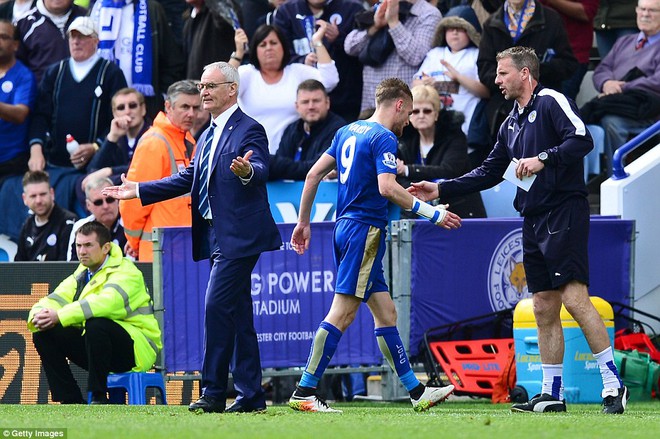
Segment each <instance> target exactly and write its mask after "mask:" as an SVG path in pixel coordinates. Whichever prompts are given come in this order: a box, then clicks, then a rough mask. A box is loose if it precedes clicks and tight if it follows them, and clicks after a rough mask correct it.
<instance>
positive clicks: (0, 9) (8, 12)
mask: <svg viewBox="0 0 660 439" xmlns="http://www.w3.org/2000/svg"><path fill="white" fill-rule="evenodd" d="M14 3H16V2H15V1H14V0H9V1H8V2H5V3H3V4H1V5H0V19H4V20H9V21H13V19H14ZM36 5H37V0H32V4H31V5H30V9H32V8H34V7H35V6H36Z"/></svg>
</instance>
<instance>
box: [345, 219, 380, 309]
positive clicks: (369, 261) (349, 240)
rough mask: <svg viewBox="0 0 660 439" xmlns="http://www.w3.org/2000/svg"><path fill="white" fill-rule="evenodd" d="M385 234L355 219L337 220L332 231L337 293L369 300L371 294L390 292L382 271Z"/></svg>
mask: <svg viewBox="0 0 660 439" xmlns="http://www.w3.org/2000/svg"><path fill="white" fill-rule="evenodd" d="M385 233H386V232H385V230H384V229H380V228H378V227H374V226H371V225H369V224H365V223H361V222H359V221H355V220H352V219H345V218H344V219H341V220H339V221H337V223H336V224H335V229H334V234H333V243H334V250H335V265H336V266H337V285H336V287H335V291H336V292H337V293H339V294H348V295H353V296H355V297H358V298H360V299H361V300H362V301H363V302H366V301H368V300H369V297H370V295H371V294H372V293H378V292H381V291H383V292H387V291H389V290H388V288H387V283H386V282H385V275H384V273H383V256H384V255H385Z"/></svg>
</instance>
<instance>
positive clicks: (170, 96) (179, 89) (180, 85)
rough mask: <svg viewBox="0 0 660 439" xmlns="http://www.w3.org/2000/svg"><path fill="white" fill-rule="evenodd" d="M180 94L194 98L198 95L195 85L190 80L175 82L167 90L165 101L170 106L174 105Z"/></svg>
mask: <svg viewBox="0 0 660 439" xmlns="http://www.w3.org/2000/svg"><path fill="white" fill-rule="evenodd" d="M180 94H185V95H195V96H197V95H199V90H197V83H196V82H195V81H193V80H192V79H184V80H183V81H177V82H175V83H174V84H172V85H170V86H169V87H168V89H167V101H168V102H169V103H170V104H172V103H174V101H176V99H177V97H178V96H179V95H180Z"/></svg>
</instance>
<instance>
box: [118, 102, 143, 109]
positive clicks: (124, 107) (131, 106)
mask: <svg viewBox="0 0 660 439" xmlns="http://www.w3.org/2000/svg"><path fill="white" fill-rule="evenodd" d="M139 106H140V104H139V103H138V102H129V103H128V108H130V109H131V110H135V109H136V108H137V107H139ZM115 109H116V110H117V111H124V110H125V109H126V105H125V104H119V105H117V106H116V107H115Z"/></svg>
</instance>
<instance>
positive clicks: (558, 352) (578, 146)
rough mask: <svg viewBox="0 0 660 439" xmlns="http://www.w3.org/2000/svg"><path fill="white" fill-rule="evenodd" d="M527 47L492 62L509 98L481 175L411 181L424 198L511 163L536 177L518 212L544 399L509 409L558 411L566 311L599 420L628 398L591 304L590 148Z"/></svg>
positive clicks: (454, 190)
mask: <svg viewBox="0 0 660 439" xmlns="http://www.w3.org/2000/svg"><path fill="white" fill-rule="evenodd" d="M538 77H539V60H538V58H537V57H536V54H535V53H534V50H533V49H530V48H526V47H512V48H510V49H507V50H504V51H503V52H500V53H498V54H497V76H496V79H495V83H496V84H497V85H498V86H499V88H500V90H501V91H502V93H503V94H504V97H505V99H508V100H515V103H514V106H513V110H512V111H511V113H510V114H509V116H508V117H507V119H506V120H505V121H504V123H503V124H502V126H501V127H500V131H499V133H498V137H497V143H496V144H495V146H494V147H493V151H492V152H491V153H490V155H489V156H488V158H487V159H486V160H485V161H484V162H483V163H482V164H481V166H480V167H478V168H476V169H474V170H473V171H471V172H469V173H468V174H465V175H463V176H462V177H458V178H456V179H453V180H446V181H444V182H442V183H440V184H435V183H429V182H422V183H413V186H411V188H410V189H409V191H410V192H411V193H412V194H413V195H416V196H417V197H419V198H421V199H423V200H429V199H433V198H437V197H438V196H440V197H441V199H442V198H443V197H449V196H454V195H465V194H468V193H471V192H476V191H480V190H483V189H487V188H489V187H492V186H495V185H496V184H498V183H499V182H500V181H502V175H503V174H504V171H505V169H506V168H507V166H508V165H509V163H510V162H511V160H512V159H514V158H516V159H518V163H517V167H516V176H517V177H518V178H521V177H528V176H532V175H536V180H535V181H534V183H533V184H532V186H531V188H530V190H529V192H524V191H523V190H521V189H518V193H517V194H516V198H515V201H514V205H515V207H516V209H517V210H518V211H519V212H520V213H521V215H522V216H523V217H524V222H523V251H524V256H523V264H524V267H525V273H526V275H527V286H528V289H529V291H530V292H532V293H533V301H534V316H535V317H536V323H537V325H538V339H539V350H540V353H541V363H542V370H543V386H542V393H541V394H540V395H537V396H535V397H534V398H532V399H531V400H530V401H529V402H526V403H523V404H515V405H513V406H512V407H511V409H512V410H513V411H519V412H564V411H566V402H565V401H564V395H563V390H564V386H563V384H562V370H563V366H562V363H563V359H564V333H563V330H562V326H561V319H560V315H559V312H560V310H561V305H562V303H563V304H564V306H566V309H567V310H568V312H570V313H571V315H572V316H573V317H574V318H575V320H576V321H577V322H578V324H579V325H580V328H581V329H582V331H583V332H584V335H585V337H586V338H587V342H588V343H589V347H590V348H591V351H592V352H593V354H594V357H595V358H596V359H597V360H598V365H599V367H600V373H601V377H602V379H603V387H604V390H603V392H602V397H603V406H604V407H603V412H604V413H623V411H624V410H625V407H626V401H627V399H628V390H627V389H626V388H625V387H624V386H623V382H622V381H621V378H620V377H619V373H618V371H617V368H616V366H615V365H614V358H613V354H612V346H611V345H610V340H609V337H608V335H607V331H606V330H605V325H604V324H603V321H602V320H601V318H600V316H599V315H598V311H596V308H595V307H594V306H593V305H592V303H591V301H590V300H589V293H588V291H587V285H588V284H589V263H588V254H587V241H588V236H589V203H588V201H587V190H586V187H585V184H584V172H583V161H582V159H583V157H584V156H585V155H586V154H587V153H588V152H589V151H591V149H592V148H593V141H592V139H591V136H590V135H589V132H588V131H587V129H586V127H585V124H584V122H583V121H582V120H581V119H580V117H579V116H578V112H577V109H576V106H575V103H574V102H573V101H569V100H568V99H567V98H566V97H565V96H564V95H562V94H560V93H559V92H556V91H554V90H551V89H547V88H544V87H543V86H541V85H539V84H538V82H537V81H538V79H537V78H538Z"/></svg>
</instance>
